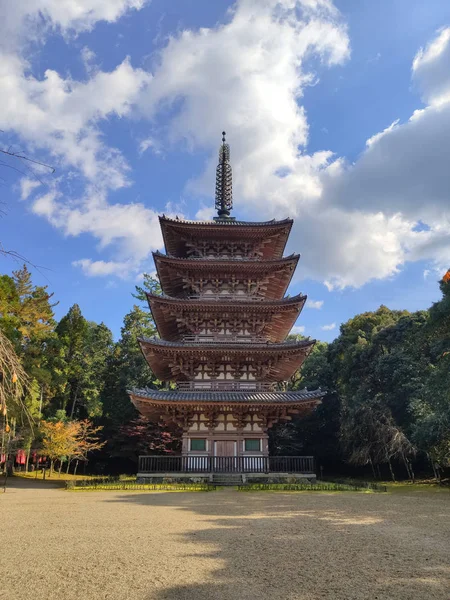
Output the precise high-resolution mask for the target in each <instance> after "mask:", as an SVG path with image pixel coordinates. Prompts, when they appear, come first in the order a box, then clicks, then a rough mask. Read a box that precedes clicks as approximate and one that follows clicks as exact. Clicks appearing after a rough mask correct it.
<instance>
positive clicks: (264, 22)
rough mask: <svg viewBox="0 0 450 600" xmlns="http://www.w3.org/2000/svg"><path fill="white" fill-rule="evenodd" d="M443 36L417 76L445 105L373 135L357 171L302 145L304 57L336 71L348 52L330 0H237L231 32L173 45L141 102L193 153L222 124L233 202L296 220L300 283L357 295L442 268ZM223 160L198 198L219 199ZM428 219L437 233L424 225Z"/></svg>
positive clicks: (216, 31)
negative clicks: (422, 266)
mask: <svg viewBox="0 0 450 600" xmlns="http://www.w3.org/2000/svg"><path fill="white" fill-rule="evenodd" d="M302 11H303V12H302ZM299 15H301V16H299ZM438 40H439V43H436V44H437V45H436V44H434V45H433V43H431V44H430V46H429V47H428V49H427V50H425V51H423V53H422V54H421V55H420V57H419V58H418V57H416V59H415V61H414V78H415V79H416V80H417V81H420V82H421V85H422V88H423V89H424V90H425V92H424V97H430V98H435V97H439V103H438V104H436V105H435V104H433V105H430V106H428V107H427V108H425V109H424V110H422V111H416V113H414V115H412V117H411V119H410V120H409V121H408V122H407V123H405V124H401V123H400V122H399V121H395V122H394V123H392V124H391V125H390V126H388V127H387V128H386V129H385V130H384V131H382V132H380V133H376V134H374V135H373V136H372V137H371V138H370V139H369V140H368V141H367V145H366V149H365V151H364V152H363V154H362V155H361V157H360V158H359V159H358V160H357V161H356V163H355V164H354V165H349V164H347V163H346V161H345V160H344V159H339V158H338V159H337V158H336V157H334V156H333V153H332V152H331V151H327V150H325V151H322V152H316V153H314V154H312V155H308V154H307V153H306V152H305V150H304V149H305V147H306V144H307V140H308V123H307V117H306V114H305V111H304V110H303V108H302V107H301V105H300V102H301V96H302V93H303V89H304V87H305V86H306V85H309V84H310V83H311V82H312V81H314V80H315V78H316V76H315V75H314V74H311V73H309V72H308V71H307V70H306V69H305V61H306V59H307V57H308V56H310V55H312V54H315V55H316V56H319V58H320V59H321V61H322V63H323V64H324V65H333V64H340V63H343V62H344V61H345V60H346V59H347V57H348V55H349V49H348V38H347V34H346V29H345V26H343V25H342V23H341V21H340V17H339V13H338V12H337V11H336V10H335V9H332V8H331V5H330V3H324V2H323V3H318V2H295V0H285V1H284V2H282V3H277V2H275V1H270V0H265V1H264V2H261V3H258V5H256V4H255V3H254V2H251V1H250V0H242V1H240V2H238V3H237V4H236V6H235V10H234V12H233V13H232V17H231V19H230V21H229V22H228V23H227V24H225V25H219V26H217V27H215V28H211V29H201V30H199V31H183V32H181V33H180V34H179V35H177V36H174V37H172V38H170V40H169V42H168V45H167V47H166V48H164V49H163V50H162V51H161V53H160V62H159V65H158V66H157V67H156V69H155V72H154V73H153V79H152V81H151V82H150V83H149V85H148V86H147V88H146V90H145V91H144V93H143V95H142V100H141V101H142V108H143V110H144V111H145V112H146V114H147V115H148V116H149V117H151V118H154V117H155V115H157V114H158V112H164V114H169V115H170V116H169V119H170V120H169V136H170V138H171V139H172V141H177V140H179V139H187V140H188V143H189V144H190V145H191V146H193V147H201V148H212V147H214V146H215V145H216V144H217V138H218V132H220V131H221V130H222V128H224V129H225V130H226V131H227V133H228V139H229V140H230V142H231V147H232V164H233V169H234V186H235V192H236V193H235V197H237V198H239V204H238V203H236V208H237V209H239V208H240V209H241V211H242V210H243V209H245V211H247V212H248V213H249V214H250V215H251V216H252V217H253V216H254V214H255V213H256V212H257V214H258V216H260V217H261V218H273V217H275V218H279V217H280V216H285V215H286V216H291V217H295V218H296V221H295V223H294V228H293V231H292V236H291V241H290V248H291V249H293V250H301V251H303V258H302V263H301V269H299V270H298V271H297V276H300V275H302V276H307V277H312V278H315V279H319V280H321V281H323V282H324V283H325V284H326V285H327V286H328V287H329V289H333V288H344V287H346V286H356V287H357V286H361V285H364V284H365V283H366V282H368V281H370V280H372V279H381V278H386V277H390V276H394V275H396V274H397V273H398V272H399V270H400V269H401V268H402V266H403V265H404V264H405V263H406V262H407V261H414V260H420V259H425V260H428V261H434V262H437V261H442V260H444V259H445V257H446V256H448V254H449V252H450V246H449V244H450V239H449V232H450V228H449V227H448V224H449V221H450V216H449V209H448V189H449V187H450V185H449V184H450V181H449V177H450V175H449V170H448V165H447V162H448V159H447V157H448V155H449V154H450V142H449V140H450V135H449V133H450V104H445V103H443V98H444V97H445V94H443V92H442V89H444V88H445V89H446V87H445V86H446V84H445V86H444V84H442V86H444V87H442V86H439V85H438V83H437V82H438V81H441V80H442V81H443V80H447V79H449V78H450V69H447V70H446V71H445V69H444V68H443V65H444V64H447V65H448V60H447V51H448V47H449V44H448V35H447V33H445V32H441V33H439V34H438ZM436 48H437V49H436ZM430 49H431V50H430ZM425 63H426V70H425V66H424V65H425ZM438 65H439V69H438ZM426 73H428V75H427V76H425V75H426ZM431 73H433V77H432V76H431ZM437 73H438V74H437ZM437 90H439V91H437ZM174 101H176V102H177V104H176V107H174V104H173V103H174ZM167 108H169V109H170V110H171V112H170V113H166V112H165V110H166V109H167ZM216 160H217V159H216V156H215V152H214V154H212V155H211V159H210V160H209V163H208V166H207V168H206V170H205V173H204V175H203V176H202V177H201V178H200V180H198V181H193V182H191V183H190V186H189V189H190V190H192V191H196V192H199V191H200V192H202V193H204V194H208V195H210V192H211V181H213V177H214V167H215V164H216ZM280 173H283V176H280ZM205 212H206V211H204V210H203V208H200V210H199V212H198V213H197V214H198V216H200V217H202V216H203V214H204V213H205ZM419 220H422V221H424V222H425V223H426V224H427V225H428V226H429V228H430V229H429V230H428V231H420V230H417V223H418V221H419ZM447 260H448V258H447Z"/></svg>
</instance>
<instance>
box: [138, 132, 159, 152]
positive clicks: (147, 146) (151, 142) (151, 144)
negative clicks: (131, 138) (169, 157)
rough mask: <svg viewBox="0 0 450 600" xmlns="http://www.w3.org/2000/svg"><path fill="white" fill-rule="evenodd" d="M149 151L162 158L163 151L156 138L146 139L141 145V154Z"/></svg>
mask: <svg viewBox="0 0 450 600" xmlns="http://www.w3.org/2000/svg"><path fill="white" fill-rule="evenodd" d="M147 150H151V151H152V152H153V154H156V156H161V155H162V153H163V151H162V149H161V144H160V142H159V141H158V140H157V139H156V138H154V137H151V136H149V137H146V138H145V139H144V140H142V141H141V142H140V144H139V153H140V154H143V153H144V152H146V151H147Z"/></svg>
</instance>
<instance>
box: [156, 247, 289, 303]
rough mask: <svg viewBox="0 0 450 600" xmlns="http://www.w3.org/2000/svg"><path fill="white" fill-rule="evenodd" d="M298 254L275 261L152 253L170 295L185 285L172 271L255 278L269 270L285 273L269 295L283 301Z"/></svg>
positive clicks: (158, 272) (268, 272)
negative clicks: (250, 276)
mask: <svg viewBox="0 0 450 600" xmlns="http://www.w3.org/2000/svg"><path fill="white" fill-rule="evenodd" d="M299 259H300V255H299V254H292V255H291V256H286V257H284V258H279V259H276V260H239V259H220V260H219V259H205V258H177V257H173V256H167V255H165V254H161V253H160V252H154V253H153V260H154V262H155V267H156V271H157V274H158V278H159V281H160V282H161V287H162V289H163V292H164V294H165V295H167V296H176V295H177V290H178V293H181V290H182V289H183V288H184V284H183V279H182V276H181V275H178V274H174V273H173V270H176V269H181V270H182V272H183V273H186V274H187V273H201V272H205V273H211V272H214V273H217V274H218V275H221V274H230V275H231V274H236V273H242V272H244V273H246V274H248V276H249V275H253V276H255V277H258V276H265V275H268V274H270V273H277V272H280V274H282V276H281V275H280V277H279V278H278V280H277V284H278V285H277V286H276V289H275V288H274V289H273V290H272V291H271V292H269V293H268V298H270V299H272V300H280V299H281V298H283V296H284V295H285V293H286V290H287V288H288V287H289V284H290V282H291V279H292V276H293V274H294V271H295V268H296V266H297V263H298V261H299Z"/></svg>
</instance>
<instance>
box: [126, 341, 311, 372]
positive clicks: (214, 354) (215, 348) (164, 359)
mask: <svg viewBox="0 0 450 600" xmlns="http://www.w3.org/2000/svg"><path fill="white" fill-rule="evenodd" d="M138 341H139V345H140V347H141V350H142V353H143V355H144V357H145V359H146V361H147V363H148V365H149V366H150V368H151V369H152V371H153V373H154V374H155V375H156V377H157V378H158V379H160V380H161V381H174V380H185V379H186V377H185V375H183V374H182V373H179V374H174V372H173V371H172V369H171V366H172V367H173V366H175V365H176V364H177V360H176V359H177V357H180V358H183V357H187V356H191V357H195V358H197V359H198V360H199V363H203V362H204V363H208V362H209V361H210V360H211V359H213V358H214V359H216V360H217V361H220V362H221V361H223V363H224V364H227V363H229V361H230V358H231V357H236V356H243V357H247V356H249V355H251V356H252V357H255V358H258V357H259V358H265V357H268V356H273V357H274V358H277V359H278V362H277V363H276V364H274V365H273V366H272V367H271V370H270V372H269V374H268V375H267V376H266V378H265V379H266V380H267V381H286V380H287V379H289V378H290V377H292V375H293V374H294V373H295V371H297V369H299V368H300V367H301V365H302V364H303V361H304V360H305V358H306V357H307V356H308V354H309V353H310V352H311V350H312V348H313V346H314V344H315V340H302V341H299V342H285V343H282V344H243V343H240V344H224V343H220V344H215V343H208V344H196V343H189V344H187V343H181V342H169V341H165V340H159V339H156V338H150V339H148V338H138Z"/></svg>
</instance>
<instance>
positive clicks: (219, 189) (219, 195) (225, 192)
mask: <svg viewBox="0 0 450 600" xmlns="http://www.w3.org/2000/svg"><path fill="white" fill-rule="evenodd" d="M232 208H233V176H232V172H231V165H230V146H229V145H228V144H227V143H226V142H225V131H222V145H221V146H220V149H219V164H218V165H217V169H216V210H217V213H218V215H219V218H222V219H226V218H228V217H229V216H230V210H231V209H232Z"/></svg>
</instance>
